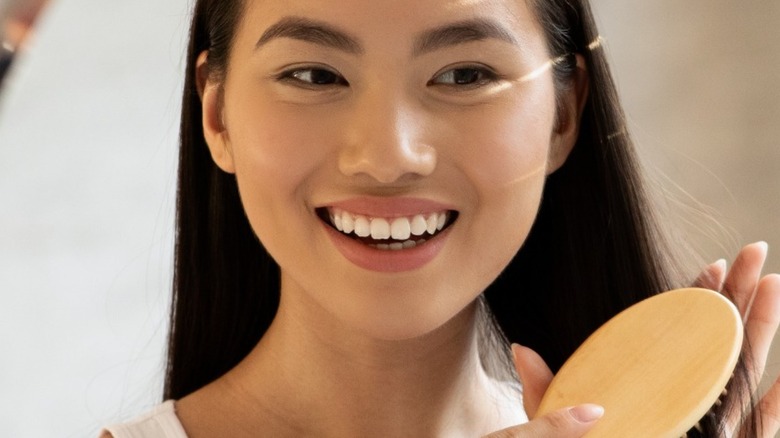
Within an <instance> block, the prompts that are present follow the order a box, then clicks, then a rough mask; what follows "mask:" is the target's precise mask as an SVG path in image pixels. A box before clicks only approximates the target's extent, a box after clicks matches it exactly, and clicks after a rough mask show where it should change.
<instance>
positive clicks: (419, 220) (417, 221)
mask: <svg viewBox="0 0 780 438" xmlns="http://www.w3.org/2000/svg"><path fill="white" fill-rule="evenodd" d="M410 225H411V231H412V234H413V235H415V236H422V235H423V234H424V233H425V231H426V230H427V229H428V224H427V223H426V222H425V218H424V217H423V216H422V215H421V214H418V215H415V216H414V217H413V218H412V223H411V224H410Z"/></svg>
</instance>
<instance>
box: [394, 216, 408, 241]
mask: <svg viewBox="0 0 780 438" xmlns="http://www.w3.org/2000/svg"><path fill="white" fill-rule="evenodd" d="M411 234H412V226H411V224H409V219H407V218H405V217H399V218H395V219H393V223H392V224H391V225H390V235H391V236H392V237H393V239H395V240H406V239H408V238H409V236H410V235H411Z"/></svg>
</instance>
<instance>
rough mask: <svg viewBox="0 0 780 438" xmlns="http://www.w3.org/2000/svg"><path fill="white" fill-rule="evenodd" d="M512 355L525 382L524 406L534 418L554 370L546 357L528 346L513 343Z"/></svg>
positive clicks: (518, 373)
mask: <svg viewBox="0 0 780 438" xmlns="http://www.w3.org/2000/svg"><path fill="white" fill-rule="evenodd" d="M512 357H513V358H514V362H515V369H516V370H517V375H518V377H520V382H521V383H522V384H523V407H524V408H525V412H526V414H528V418H533V417H534V416H535V415H536V410H537V409H538V408H539V402H541V401H542V396H543V395H544V393H545V392H546V391H547V387H548V386H550V382H551V381H552V378H553V374H552V371H550V368H548V367H547V364H545V363H544V359H542V357H541V356H539V355H538V354H537V353H536V352H535V351H533V350H531V349H530V348H528V347H523V346H521V345H518V344H512Z"/></svg>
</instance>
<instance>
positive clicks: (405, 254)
mask: <svg viewBox="0 0 780 438" xmlns="http://www.w3.org/2000/svg"><path fill="white" fill-rule="evenodd" d="M322 225H323V227H325V231H326V232H327V234H328V236H329V237H330V240H331V241H332V242H333V244H334V245H335V246H336V249H338V250H339V252H340V253H341V255H343V256H344V257H345V258H346V259H347V260H349V261H350V262H352V263H353V264H354V265H357V266H359V267H361V268H363V269H367V270H369V271H376V272H404V271H412V270H415V269H418V268H422V267H423V266H425V265H426V264H427V263H428V262H430V261H431V260H433V259H434V258H435V257H436V256H437V255H438V254H439V252H440V251H441V249H442V248H443V247H444V242H445V240H446V239H447V237H448V236H449V231H450V228H451V227H448V228H446V229H445V230H443V231H441V232H439V233H438V234H436V235H435V236H434V237H433V238H432V239H430V240H426V241H425V243H423V244H421V245H418V246H415V247H414V248H408V249H399V250H392V249H390V250H386V249H377V248H373V247H371V246H368V245H366V244H363V243H361V242H359V241H357V240H355V239H352V238H350V237H347V236H346V235H344V233H341V232H339V231H337V230H335V229H333V227H331V226H329V225H328V224H325V223H324V222H322Z"/></svg>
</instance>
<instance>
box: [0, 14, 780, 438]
mask: <svg viewBox="0 0 780 438" xmlns="http://www.w3.org/2000/svg"><path fill="white" fill-rule="evenodd" d="M17 1H18V0H0V18H2V19H3V22H4V23H6V22H8V20H9V14H11V13H10V12H9V11H10V10H11V9H13V7H15V6H14V5H13V4H14V3H16V2H17ZM33 1H34V2H35V1H36V0H33ZM190 3H191V2H190V0H133V1H129V0H113V1H111V2H106V1H100V0H51V1H50V2H49V4H48V5H47V6H46V7H45V8H43V9H42V12H41V13H40V14H39V15H38V16H37V19H36V20H35V26H34V32H33V33H31V34H28V37H27V38H25V39H24V41H23V42H18V41H14V42H11V41H10V40H11V39H12V37H11V36H9V35H8V34H6V35H4V37H3V39H4V44H3V52H2V56H0V66H1V65H2V62H3V61H2V59H9V58H10V55H9V54H12V55H13V62H11V63H10V69H9V71H8V74H7V75H6V76H5V80H4V82H3V84H2V88H0V436H3V437H53V436H58V437H87V436H95V434H96V433H97V430H98V428H99V426H100V425H101V424H106V423H108V422H114V421H116V420H120V419H125V418H128V417H132V416H135V415H137V414H138V413H140V412H141V411H144V410H146V409H148V408H149V407H150V406H152V405H153V404H155V403H156V402H157V401H158V399H157V398H158V396H159V394H160V390H161V387H162V379H161V375H162V374H161V373H162V369H163V357H162V354H163V350H164V336H165V331H166V313H167V305H168V299H169V298H168V295H169V283H170V280H171V253H172V251H171V248H172V244H173V231H172V230H173V210H174V190H175V169H176V162H175V160H176V148H177V133H178V130H177V124H178V110H179V98H180V96H179V94H180V89H181V83H182V80H181V77H182V74H183V59H182V53H183V51H184V45H185V43H186V30H187V26H188V16H189V9H190V7H191V5H190ZM593 7H594V9H595V12H596V15H597V19H598V21H599V24H600V26H601V33H602V36H603V38H604V39H605V41H606V43H605V46H604V50H606V51H607V52H608V56H609V58H610V59H611V60H612V66H613V72H614V74H615V76H616V78H617V82H618V85H619V88H620V91H621V93H622V97H623V101H624V104H625V108H626V111H627V113H628V116H629V119H630V125H629V129H630V130H631V132H632V134H633V135H634V137H635V139H636V140H637V144H638V146H639V149H640V152H641V154H642V156H643V158H644V159H645V164H646V165H647V167H648V171H649V174H650V176H651V178H652V179H653V180H654V181H655V182H656V183H657V186H658V187H659V188H660V189H661V190H662V191H663V192H664V193H665V197H666V199H667V201H666V202H667V204H668V205H667V207H668V209H669V212H668V215H667V216H668V218H669V219H670V220H671V221H673V222H674V223H676V224H677V225H678V226H680V227H681V230H682V231H681V237H682V238H684V240H685V241H686V243H687V244H688V245H690V246H692V247H693V248H694V249H696V250H698V251H699V252H700V253H701V254H702V257H703V259H702V263H703V260H707V261H714V260H715V259H717V258H720V257H725V258H726V259H727V260H729V261H731V259H732V258H733V256H734V255H735V254H736V251H737V250H738V249H739V248H740V247H741V246H742V245H743V244H745V243H748V242H752V241H755V240H766V241H767V242H769V244H770V260H769V266H768V270H771V271H774V272H780V226H778V225H780V224H779V223H778V219H777V218H778V217H780V84H778V81H779V80H780V2H760V1H756V0H749V1H746V2H739V3H737V2H731V1H726V0H690V1H686V2H679V1H672V0H655V1H653V2H645V1H641V0H593ZM16 14H17V16H18V15H19V14H20V13H19V12H17V13H16ZM25 14H28V18H29V11H28V12H25ZM27 21H31V20H28V19H27V18H24V19H17V21H16V24H15V25H16V26H17V27H16V28H17V29H18V28H19V23H21V24H22V25H21V27H22V28H24V23H25V22H27ZM6 28H7V27H6ZM4 57H5V58H4ZM695 263H699V261H696V262H695ZM779 357H780V356H778V355H777V353H775V355H774V356H773V358H772V359H770V362H771V363H770V367H771V368H770V369H771V371H772V372H775V373H776V372H777V371H778V370H779V369H780V358H779Z"/></svg>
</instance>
